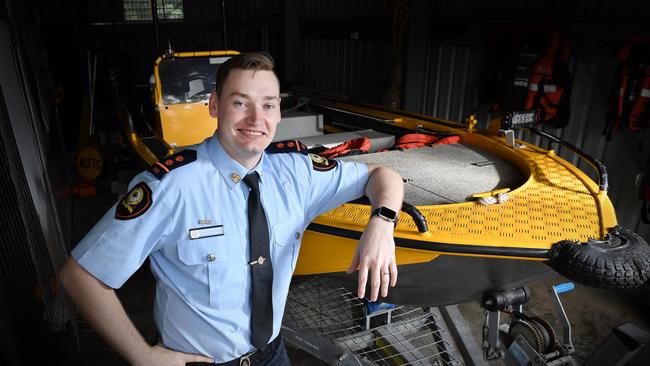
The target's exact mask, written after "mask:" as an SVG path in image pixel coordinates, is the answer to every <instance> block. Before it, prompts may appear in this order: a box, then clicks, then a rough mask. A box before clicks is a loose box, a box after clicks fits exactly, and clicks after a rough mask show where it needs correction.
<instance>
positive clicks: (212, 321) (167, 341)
mask: <svg viewBox="0 0 650 366" xmlns="http://www.w3.org/2000/svg"><path fill="white" fill-rule="evenodd" d="M190 149H192V150H196V155H197V159H196V161H194V162H191V163H189V164H186V165H184V166H180V167H178V168H176V169H174V170H172V171H170V172H169V173H167V174H166V175H164V176H163V177H162V178H161V179H158V178H156V177H155V176H154V175H153V174H151V173H150V172H142V173H140V174H139V175H137V176H136V177H135V178H134V179H133V180H132V181H131V183H130V185H129V189H132V188H133V187H134V186H136V185H137V184H139V183H141V182H144V183H145V184H146V185H147V186H148V187H149V188H150V190H151V205H150V206H149V207H148V209H146V211H145V212H144V213H143V214H141V215H140V216H138V217H135V218H132V219H127V220H117V219H116V218H115V210H116V206H113V208H112V209H111V210H109V211H108V212H107V213H106V214H105V215H104V217H102V219H101V220H100V221H99V222H98V223H97V224H96V225H95V227H93V229H92V230H91V231H90V232H89V233H88V234H87V235H86V236H85V237H84V238H83V239H82V240H81V242H80V243H79V244H78V245H77V246H76V247H75V248H74V250H73V251H72V255H73V256H74V258H75V259H76V260H77V261H78V262H79V264H80V265H81V266H82V267H84V268H85V269H86V270H87V271H88V272H90V273H91V274H93V275H94V276H95V277H97V278H98V279H99V280H101V281H102V282H104V283H105V284H106V285H108V286H111V287H113V288H119V287H121V286H122V284H123V283H124V282H125V281H126V280H127V279H128V278H129V277H130V276H131V275H132V274H133V273H134V272H135V271H136V270H137V269H138V268H139V267H140V266H141V265H142V263H143V262H144V260H145V259H146V258H147V256H148V257H149V258H150V263H151V270H152V272H153V274H154V276H155V277H156V279H157V284H156V297H155V302H154V318H155V323H156V326H157V328H158V331H159V333H160V335H161V338H162V341H163V344H164V345H165V346H166V347H168V348H170V349H173V350H177V351H182V352H189V353H198V354H203V355H208V356H211V357H213V358H214V360H215V362H225V361H229V360H232V359H234V358H237V357H240V356H241V355H243V354H245V353H247V352H250V351H251V350H253V349H254V347H253V346H252V345H251V343H250V335H251V334H250V309H251V299H250V296H251V274H250V265H249V264H248V262H249V261H250V260H251V259H250V258H249V240H248V218H247V217H248V216H247V213H246V209H247V199H248V194H249V191H250V189H249V188H248V187H247V186H246V184H245V183H243V181H241V180H239V179H236V177H237V176H238V177H244V176H245V175H246V174H248V173H249V171H248V170H247V169H246V168H244V167H243V166H241V165H239V163H237V162H236V161H235V160H233V159H232V158H231V157H230V156H229V155H228V154H227V153H226V151H225V150H224V149H223V147H222V146H221V144H220V143H219V139H218V138H217V137H216V136H214V137H212V138H210V139H208V140H206V141H205V142H203V143H201V144H199V145H196V146H193V147H191V148H190ZM312 165H313V163H312V161H311V159H310V158H309V157H308V156H307V155H303V154H300V153H281V154H266V153H264V154H263V155H262V159H261V161H260V163H259V164H258V165H257V166H256V167H255V168H254V169H253V170H255V171H257V172H258V173H259V175H260V192H261V200H262V205H263V207H264V210H265V212H266V217H267V219H268V223H269V230H270V233H269V234H270V235H269V238H270V244H269V245H270V246H271V248H270V253H271V259H272V263H273V335H272V337H271V339H274V338H275V337H276V336H277V335H278V334H279V333H280V326H281V322H282V315H283V313H284V306H285V302H286V298H287V293H288V290H289V284H290V281H291V276H292V274H293V270H294V268H295V266H296V261H297V259H298V258H297V257H298V253H299V250H300V242H301V239H302V234H303V231H304V230H305V229H306V228H307V226H308V225H309V223H310V222H311V221H312V220H313V219H314V218H315V217H316V216H318V215H320V214H321V213H323V212H325V211H327V210H330V209H332V208H334V207H337V206H339V205H341V204H343V203H345V202H348V201H351V200H354V199H356V198H359V197H361V196H362V195H363V193H364V189H365V186H366V183H367V181H368V168H367V166H366V165H364V164H357V163H351V162H341V161H339V162H338V164H337V165H336V167H335V168H334V169H331V170H329V171H317V170H315V169H313V168H312ZM233 174H234V175H235V178H234V179H233ZM117 204H120V202H118V203H117Z"/></svg>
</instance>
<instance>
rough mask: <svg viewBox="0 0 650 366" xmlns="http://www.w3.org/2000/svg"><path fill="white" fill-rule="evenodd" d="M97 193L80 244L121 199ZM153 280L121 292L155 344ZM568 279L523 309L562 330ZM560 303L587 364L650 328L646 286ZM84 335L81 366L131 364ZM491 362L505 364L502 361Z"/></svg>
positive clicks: (84, 206) (474, 317)
mask: <svg viewBox="0 0 650 366" xmlns="http://www.w3.org/2000/svg"><path fill="white" fill-rule="evenodd" d="M98 191H99V192H100V194H99V195H98V196H96V197H92V198H85V199H75V200H74V203H73V204H74V218H73V222H74V223H75V225H74V226H75V227H74V228H73V239H74V241H75V242H76V241H78V240H79V239H81V237H83V235H84V234H85V232H86V231H88V230H89V229H90V228H91V227H92V225H94V223H95V222H96V221H97V220H98V219H99V218H100V217H101V215H102V214H103V213H104V212H105V211H106V210H107V209H108V208H109V207H110V206H111V205H112V204H113V203H114V202H115V201H116V199H117V197H116V196H115V195H113V194H111V193H110V190H109V187H108V186H107V185H101V184H99V185H98ZM153 281H154V280H153V277H152V275H151V273H150V272H149V268H148V265H146V266H143V268H141V269H140V270H139V271H138V272H137V273H136V274H135V275H134V276H133V277H132V278H131V279H130V280H129V281H128V282H127V283H126V284H125V286H124V287H123V288H121V289H119V290H118V291H117V293H118V296H119V297H120V299H121V300H122V302H123V304H124V306H125V308H126V310H127V312H128V314H129V315H130V317H131V319H132V320H133V322H134V323H135V325H136V327H137V328H138V329H139V330H140V331H141V332H142V334H143V335H144V337H145V339H147V340H148V341H150V342H153V341H154V339H155V328H154V325H153V319H152V301H153V296H154V286H153V284H154V283H153ZM565 281H566V280H565V279H564V278H562V277H561V276H559V275H551V276H549V277H548V278H545V279H544V280H542V281H538V282H536V283H532V284H530V288H531V290H532V292H533V298H532V300H531V301H530V302H529V303H527V304H526V305H525V306H524V312H525V313H530V314H535V315H537V316H540V317H543V318H545V319H547V320H548V321H549V322H550V323H551V324H552V325H553V326H554V327H555V328H556V329H557V331H558V332H559V331H560V329H561V328H560V326H559V324H558V323H557V322H556V315H555V313H554V310H553V307H552V304H551V302H550V298H549V293H548V288H549V286H551V285H553V284H557V283H561V282H565ZM646 287H648V286H646ZM561 299H562V302H563V304H564V306H565V309H566V312H567V316H568V317H569V320H570V321H571V325H572V327H573V344H574V346H575V349H576V353H575V355H576V358H577V359H578V360H579V361H584V360H585V359H586V357H588V355H589V354H591V352H593V351H594V350H595V349H596V348H597V347H598V346H599V345H600V343H601V342H602V341H603V340H604V339H605V338H606V337H607V335H608V334H609V333H610V332H611V330H612V329H613V328H614V327H616V326H618V325H620V324H622V323H624V322H627V321H630V322H634V323H635V324H637V325H640V326H644V327H645V328H647V329H650V311H649V309H650V290H649V289H647V288H646V289H644V290H637V291H633V292H628V293H621V292H615V291H606V290H601V289H594V288H589V287H586V286H582V285H576V289H575V290H574V291H572V292H569V293H566V294H563V295H561ZM458 307H459V309H460V311H461V313H462V314H463V316H464V318H465V320H466V321H467V324H468V325H469V327H470V329H471V332H472V334H473V336H474V338H475V341H476V342H478V344H479V345H480V343H481V330H482V326H483V322H484V315H483V311H482V309H481V308H480V306H479V304H478V302H468V303H464V304H460V305H458ZM503 321H505V319H504V320H502V322H503ZM79 333H80V334H79V335H80V337H79V338H80V342H81V350H80V365H81V366H86V365H87V366H90V365H92V366H103V365H126V362H124V360H122V359H121V358H120V357H119V356H118V355H117V354H116V353H115V352H114V351H113V350H111V349H110V348H109V347H108V346H107V345H106V344H105V343H104V342H103V341H102V340H101V339H100V338H99V337H98V336H97V334H96V333H95V332H94V331H93V330H92V329H90V328H89V327H88V326H87V324H86V323H85V322H84V321H83V319H81V317H80V318H79ZM289 353H290V357H291V359H292V363H293V364H295V365H319V364H323V363H321V362H320V361H318V360H317V359H315V358H313V357H311V356H310V355H308V354H306V353H305V352H302V351H300V350H294V349H290V351H289ZM642 353H643V354H642V355H641V354H640V355H638V357H637V359H638V360H637V361H635V362H636V363H634V365H650V347H646V349H644V350H643V351H642ZM490 364H495V365H498V364H502V363H501V362H500V361H497V362H491V363H490Z"/></svg>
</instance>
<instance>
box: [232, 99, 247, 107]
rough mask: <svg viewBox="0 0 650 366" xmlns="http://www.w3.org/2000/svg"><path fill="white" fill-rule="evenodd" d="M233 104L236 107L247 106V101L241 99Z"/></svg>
mask: <svg viewBox="0 0 650 366" xmlns="http://www.w3.org/2000/svg"><path fill="white" fill-rule="evenodd" d="M233 104H234V105H235V107H239V108H243V107H246V103H244V102H242V101H239V100H237V101H235V102H234V103H233Z"/></svg>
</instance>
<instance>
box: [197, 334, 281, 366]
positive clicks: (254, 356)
mask: <svg viewBox="0 0 650 366" xmlns="http://www.w3.org/2000/svg"><path fill="white" fill-rule="evenodd" d="M280 342H282V337H281V336H277V337H275V339H274V340H273V342H271V343H269V344H267V345H266V348H264V349H263V350H261V351H259V350H258V351H255V352H251V353H247V354H245V355H243V356H241V357H239V358H235V359H234V360H230V361H226V362H222V363H207V362H188V363H187V364H186V366H255V365H261V364H263V363H264V362H265V361H266V360H268V359H269V358H270V357H271V355H273V352H275V350H277V349H278V347H279V346H280Z"/></svg>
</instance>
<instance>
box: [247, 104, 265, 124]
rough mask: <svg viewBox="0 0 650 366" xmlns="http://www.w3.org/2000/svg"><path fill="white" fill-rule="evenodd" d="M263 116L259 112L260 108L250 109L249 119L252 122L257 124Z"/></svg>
mask: <svg viewBox="0 0 650 366" xmlns="http://www.w3.org/2000/svg"><path fill="white" fill-rule="evenodd" d="M261 116H262V111H260V110H259V107H257V106H255V107H253V108H251V109H249V113H248V117H249V119H250V121H251V122H257V121H258V120H259V119H260V117H261Z"/></svg>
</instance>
